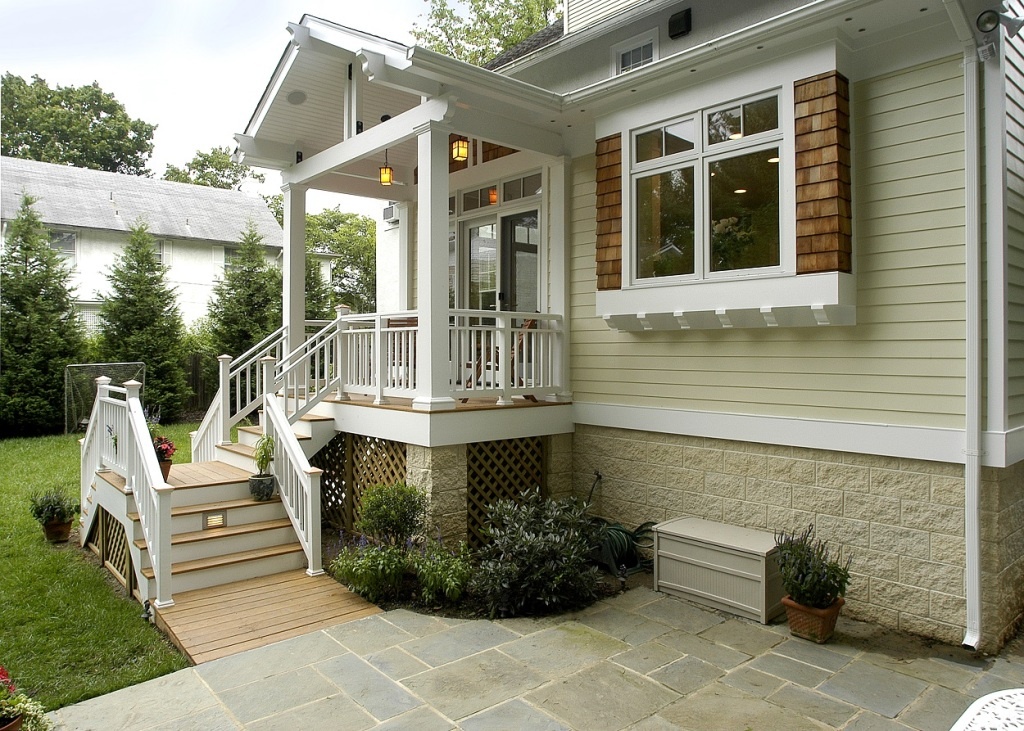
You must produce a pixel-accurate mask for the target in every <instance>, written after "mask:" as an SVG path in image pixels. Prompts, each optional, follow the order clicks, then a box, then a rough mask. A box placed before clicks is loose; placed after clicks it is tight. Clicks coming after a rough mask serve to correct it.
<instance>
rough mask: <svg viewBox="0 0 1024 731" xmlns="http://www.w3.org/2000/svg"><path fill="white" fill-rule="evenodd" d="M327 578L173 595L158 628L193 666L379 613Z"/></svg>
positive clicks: (293, 577) (292, 575)
mask: <svg viewBox="0 0 1024 731" xmlns="http://www.w3.org/2000/svg"><path fill="white" fill-rule="evenodd" d="M380 611H381V610H380V608H379V607H377V606H375V605H373V604H370V603H369V602H368V601H366V600H365V599H363V598H362V597H360V596H357V595H356V594H353V593H352V592H350V591H349V590H348V589H346V588H345V587H344V586H342V585H341V584H339V583H338V582H337V581H335V580H334V579H332V578H331V577H329V576H326V575H322V576H307V575H306V573H305V572H304V571H288V572H285V573H283V574H275V575H273V576H264V577H261V578H257V579H247V580H245V581H239V582H236V583H234V584H225V585H223V586H216V587H211V588H209V589H197V590H196V591H187V592H182V593H181V594H175V595H174V606H171V607H167V608H165V609H155V608H154V612H155V615H156V624H157V626H158V627H160V629H162V630H163V631H164V632H165V633H167V635H168V636H169V637H170V638H171V640H172V641H173V642H174V644H175V645H177V646H178V647H179V648H180V649H181V651H182V652H184V653H185V654H186V655H188V658H189V659H190V660H191V661H192V662H193V663H195V664H197V665H198V664H199V663H204V662H208V661H210V660H216V659H217V658H219V657H226V656H228V655H233V654H235V653H236V652H241V651H242V650H251V649H253V648H255V647H262V646H264V645H269V644H272V643H274V642H278V641H280V640H285V639H288V638H289V637H295V636H297V635H301V634H306V633H307V632H314V631H316V630H319V629H323V628H325V627H330V626H332V625H335V624H341V623H342V622H348V621H351V620H354V619H360V618H362V617H367V616H369V615H371V614H377V613H378V612H380Z"/></svg>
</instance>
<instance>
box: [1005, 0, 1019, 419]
mask: <svg viewBox="0 0 1024 731" xmlns="http://www.w3.org/2000/svg"><path fill="white" fill-rule="evenodd" d="M1011 6H1012V9H1011V11H1010V12H1011V13H1013V14H1014V15H1017V16H1020V15H1022V14H1024V3H1020V2H1014V3H1011ZM1004 43H1005V44H1006V45H1005V47H1006V62H1005V73H1006V283H1007V286H1006V305H1007V318H1008V323H1007V326H1008V328H1007V339H1008V350H1007V419H1008V424H1007V426H1008V427H1009V428H1011V429H1012V428H1016V427H1020V426H1024V106H1022V105H1024V39H1021V37H1020V36H1017V37H1016V38H1010V39H1005V40H1004Z"/></svg>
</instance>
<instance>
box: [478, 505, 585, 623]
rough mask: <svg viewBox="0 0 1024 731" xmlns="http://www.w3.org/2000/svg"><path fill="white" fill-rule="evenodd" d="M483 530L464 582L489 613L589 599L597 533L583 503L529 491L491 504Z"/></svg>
mask: <svg viewBox="0 0 1024 731" xmlns="http://www.w3.org/2000/svg"><path fill="white" fill-rule="evenodd" d="M484 533H485V535H486V536H487V537H488V538H489V539H490V543H488V545H486V546H484V548H483V549H481V551H480V558H481V561H480V565H479V566H478V567H477V570H476V572H475V573H474V575H473V579H472V582H471V585H470V586H471V590H472V591H473V592H474V593H476V594H478V595H480V596H481V597H482V598H483V599H484V601H485V602H486V603H487V605H488V607H489V609H490V612H491V616H492V617H493V616H495V615H496V614H501V615H503V616H515V615H518V614H526V613H544V612H555V611H561V610H563V609H567V608H572V607H578V606H583V605H586V604H589V603H590V602H592V601H593V600H594V599H595V597H596V589H597V567H596V566H593V565H592V564H591V562H590V557H591V554H592V553H593V552H594V550H595V549H596V547H597V545H598V535H597V529H596V528H595V526H594V525H593V524H592V523H591V521H590V519H589V518H588V517H587V514H586V505H585V504H583V503H579V502H577V501H576V500H574V499H569V500H550V499H545V498H544V497H542V496H541V494H540V489H534V490H533V491H531V492H527V493H524V494H523V497H522V499H521V500H520V501H518V502H517V501H515V500H499V501H497V502H495V503H494V504H492V505H491V506H490V508H489V509H488V511H487V526H486V527H485V529H484Z"/></svg>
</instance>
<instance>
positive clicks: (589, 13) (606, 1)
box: [565, 0, 642, 33]
mask: <svg viewBox="0 0 1024 731" xmlns="http://www.w3.org/2000/svg"><path fill="white" fill-rule="evenodd" d="M641 2H642V0H568V2H566V8H565V30H566V32H567V33H574V32H576V31H578V30H582V29H583V28H586V27H587V26H589V25H593V24H594V23H596V22H598V21H599V20H603V19H604V18H607V17H608V16H609V15H612V14H613V13H618V12H621V11H623V10H625V9H626V8H629V7H632V6H634V5H639V4H640V3H641Z"/></svg>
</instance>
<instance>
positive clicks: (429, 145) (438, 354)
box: [412, 123, 455, 411]
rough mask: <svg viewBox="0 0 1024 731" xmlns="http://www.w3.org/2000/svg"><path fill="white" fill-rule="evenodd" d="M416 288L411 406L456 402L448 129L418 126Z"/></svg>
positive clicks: (433, 407) (426, 407) (434, 406)
mask: <svg viewBox="0 0 1024 731" xmlns="http://www.w3.org/2000/svg"><path fill="white" fill-rule="evenodd" d="M417 135H418V136H417V142H418V145H419V151H418V160H417V162H418V163H419V185H418V187H417V209H416V230H417V236H418V240H417V262H416V272H417V280H416V282H417V288H418V302H417V309H418V314H419V333H418V336H417V337H418V343H417V348H416V351H417V363H416V377H417V383H416V390H417V391H418V393H419V395H418V396H417V397H416V398H415V399H413V402H412V406H413V408H414V409H420V410H423V411H442V410H445V409H454V408H455V399H453V398H452V396H451V386H450V384H449V382H448V132H447V131H445V130H442V129H440V128H438V127H436V126H435V125H434V124H433V123H428V124H425V125H424V126H423V127H421V128H420V129H418V130H417Z"/></svg>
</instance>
